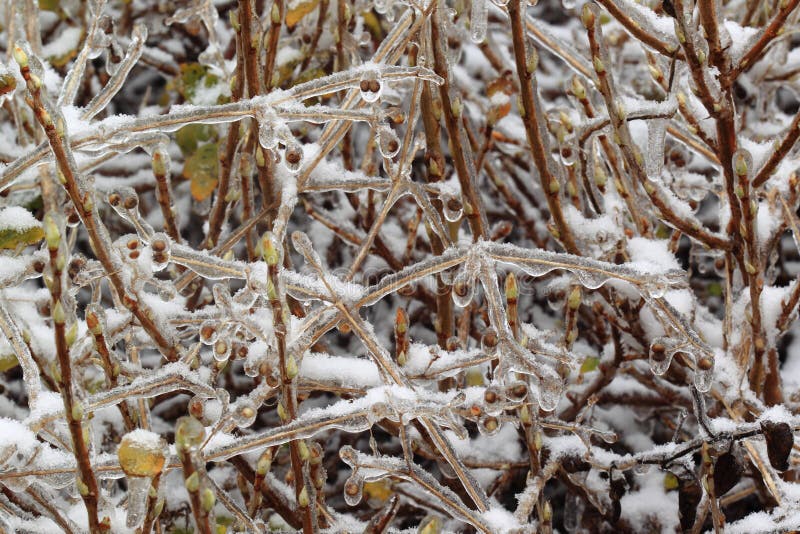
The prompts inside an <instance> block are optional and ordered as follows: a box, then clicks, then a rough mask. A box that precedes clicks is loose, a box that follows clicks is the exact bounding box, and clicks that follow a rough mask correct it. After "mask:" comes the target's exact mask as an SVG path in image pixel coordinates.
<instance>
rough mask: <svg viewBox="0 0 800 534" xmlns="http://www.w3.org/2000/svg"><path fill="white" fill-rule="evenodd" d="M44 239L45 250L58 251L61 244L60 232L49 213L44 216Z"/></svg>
mask: <svg viewBox="0 0 800 534" xmlns="http://www.w3.org/2000/svg"><path fill="white" fill-rule="evenodd" d="M44 238H45V241H47V248H48V249H50V250H56V249H58V246H59V245H60V244H61V230H59V228H58V225H57V224H56V221H55V219H54V218H53V215H52V214H50V213H48V214H47V215H45V216H44Z"/></svg>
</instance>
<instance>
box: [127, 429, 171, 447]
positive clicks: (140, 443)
mask: <svg viewBox="0 0 800 534" xmlns="http://www.w3.org/2000/svg"><path fill="white" fill-rule="evenodd" d="M123 439H124V440H125V441H127V442H129V443H131V444H135V445H136V446H137V447H142V448H147V449H150V450H155V449H160V448H161V447H162V446H163V442H162V440H161V436H159V435H158V434H156V433H155V432H151V431H149V430H145V429H143V428H137V429H136V430H133V431H131V432H128V433H127V434H125V436H124V437H123Z"/></svg>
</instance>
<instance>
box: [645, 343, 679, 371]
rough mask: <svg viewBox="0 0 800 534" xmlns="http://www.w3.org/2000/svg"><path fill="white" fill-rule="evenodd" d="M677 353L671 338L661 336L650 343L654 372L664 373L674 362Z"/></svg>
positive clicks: (651, 366)
mask: <svg viewBox="0 0 800 534" xmlns="http://www.w3.org/2000/svg"><path fill="white" fill-rule="evenodd" d="M674 355H675V348H674V341H673V340H672V339H670V338H666V337H659V338H656V339H654V340H653V342H652V343H650V369H651V370H652V371H653V374H656V375H659V376H660V375H663V374H664V373H666V372H667V369H669V365H670V363H672V357H673V356H674Z"/></svg>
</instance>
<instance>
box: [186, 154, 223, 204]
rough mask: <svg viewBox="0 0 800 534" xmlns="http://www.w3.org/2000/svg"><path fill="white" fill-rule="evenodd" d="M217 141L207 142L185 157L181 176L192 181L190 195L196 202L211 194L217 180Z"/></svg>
mask: <svg viewBox="0 0 800 534" xmlns="http://www.w3.org/2000/svg"><path fill="white" fill-rule="evenodd" d="M218 154H219V143H207V144H205V145H202V146H200V148H198V149H197V151H196V152H195V153H194V154H192V155H191V156H189V157H188V158H186V163H184V164H183V176H184V177H185V178H187V179H189V180H190V181H191V182H192V186H191V189H192V196H193V197H194V199H195V200H197V201H198V202H200V201H203V200H205V199H207V198H208V197H210V196H211V193H213V192H214V189H216V187H217V182H218V181H219V156H218Z"/></svg>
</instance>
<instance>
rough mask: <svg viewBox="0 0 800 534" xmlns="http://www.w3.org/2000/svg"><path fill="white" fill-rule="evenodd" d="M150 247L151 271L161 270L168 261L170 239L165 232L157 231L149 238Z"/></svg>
mask: <svg viewBox="0 0 800 534" xmlns="http://www.w3.org/2000/svg"><path fill="white" fill-rule="evenodd" d="M150 248H151V249H152V251H153V263H152V268H153V271H162V270H164V269H165V268H166V267H167V265H169V261H170V239H169V237H167V235H166V234H163V233H158V234H155V235H154V236H153V237H152V239H150Z"/></svg>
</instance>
